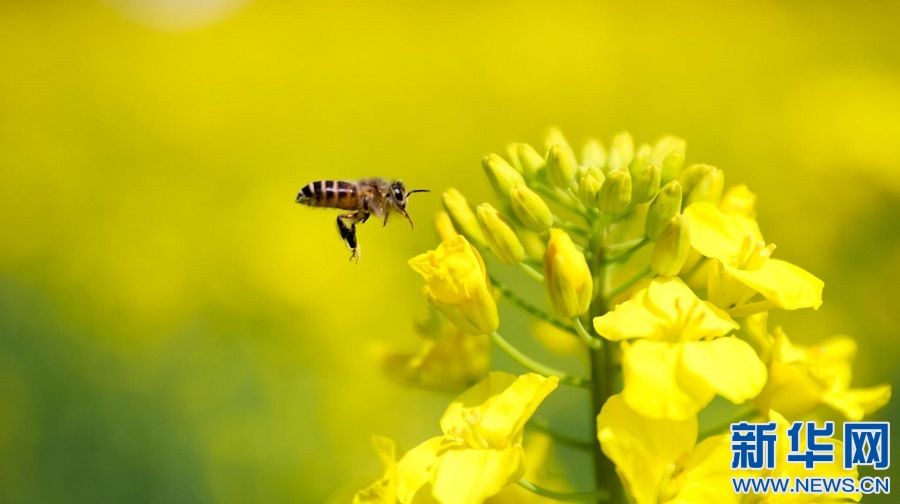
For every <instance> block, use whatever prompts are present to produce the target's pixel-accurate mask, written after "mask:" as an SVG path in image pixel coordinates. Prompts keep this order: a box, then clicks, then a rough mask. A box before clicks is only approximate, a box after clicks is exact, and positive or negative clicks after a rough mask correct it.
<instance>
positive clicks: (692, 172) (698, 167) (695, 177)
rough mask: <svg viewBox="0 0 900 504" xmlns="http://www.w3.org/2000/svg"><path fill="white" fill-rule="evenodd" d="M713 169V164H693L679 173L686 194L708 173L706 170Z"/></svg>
mask: <svg viewBox="0 0 900 504" xmlns="http://www.w3.org/2000/svg"><path fill="white" fill-rule="evenodd" d="M711 169H713V166H712V165H708V164H692V165H690V166H688V167H687V168H685V169H684V170H682V172H681V173H680V174H678V182H680V183H681V189H682V190H684V194H685V196H687V194H688V193H690V192H691V191H692V190H693V189H694V186H696V185H697V183H698V182H700V179H702V178H703V176H704V175H706V172H708V171H710V170H711Z"/></svg>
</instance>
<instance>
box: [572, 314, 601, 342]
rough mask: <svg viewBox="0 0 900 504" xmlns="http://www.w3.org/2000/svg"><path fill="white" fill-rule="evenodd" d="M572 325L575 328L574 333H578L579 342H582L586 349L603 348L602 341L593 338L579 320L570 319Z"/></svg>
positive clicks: (576, 318)
mask: <svg viewBox="0 0 900 504" xmlns="http://www.w3.org/2000/svg"><path fill="white" fill-rule="evenodd" d="M572 325H573V326H575V332H576V333H578V337H579V338H581V341H583V342H584V344H585V345H587V346H588V348H600V347H602V346H603V340H601V339H600V338H598V337H596V336H594V335H593V334H591V333H590V331H588V330H587V328H585V327H584V324H582V323H581V319H580V318H578V317H575V318H574V319H572Z"/></svg>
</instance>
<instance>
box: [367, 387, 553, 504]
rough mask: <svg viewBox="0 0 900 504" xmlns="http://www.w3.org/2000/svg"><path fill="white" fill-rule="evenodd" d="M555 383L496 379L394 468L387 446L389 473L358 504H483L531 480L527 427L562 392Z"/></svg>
mask: <svg viewBox="0 0 900 504" xmlns="http://www.w3.org/2000/svg"><path fill="white" fill-rule="evenodd" d="M557 383H558V380H557V379H556V378H555V377H550V378H547V377H543V376H540V375H537V374H533V373H529V374H525V375H522V376H519V377H516V376H513V375H511V374H508V373H501V372H492V373H490V374H489V375H488V376H487V378H485V379H484V380H483V381H482V382H481V383H479V384H478V385H475V386H474V387H472V388H470V389H469V390H467V391H466V392H464V393H463V394H461V395H460V396H459V397H457V398H456V400H454V401H453V402H452V403H451V404H450V406H449V407H448V408H447V411H446V412H445V413H444V416H443V417H441V421H440V425H441V430H442V431H443V435H441V436H436V437H433V438H431V439H428V440H427V441H425V442H423V443H422V444H420V445H418V446H417V447H415V448H413V449H412V450H410V451H409V452H407V453H406V454H405V455H404V456H403V457H402V458H401V459H400V460H398V461H396V462H390V459H391V458H392V456H391V457H389V456H388V455H392V454H393V448H391V446H390V444H391V443H387V442H385V441H383V440H380V441H379V442H378V443H377V445H378V446H379V447H380V449H379V454H380V456H381V457H382V460H383V461H384V460H388V462H387V463H385V464H384V466H385V471H384V475H383V476H382V478H381V479H379V480H378V481H376V482H375V483H374V484H373V485H371V486H369V487H368V488H366V489H364V490H362V491H360V492H359V493H358V494H357V495H356V499H355V502H357V503H360V504H362V503H384V502H387V503H392V504H393V503H396V502H399V503H402V504H406V503H411V502H416V503H419V502H440V503H444V504H468V503H480V502H484V500H485V499H487V498H489V497H491V496H493V495H496V494H498V493H500V492H501V491H502V490H503V489H504V488H505V487H506V486H507V485H509V484H510V483H514V482H515V481H518V480H519V479H520V478H521V477H522V475H523V474H524V472H525V452H524V449H523V447H522V438H523V429H524V427H525V422H527V421H528V419H529V418H530V417H531V416H532V414H534V412H535V410H536V409H537V407H538V406H539V405H540V404H541V402H542V401H543V400H544V399H545V398H546V397H547V395H549V394H550V393H551V392H552V391H553V390H554V389H555V388H556V386H557Z"/></svg>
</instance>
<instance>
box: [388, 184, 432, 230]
mask: <svg viewBox="0 0 900 504" xmlns="http://www.w3.org/2000/svg"><path fill="white" fill-rule="evenodd" d="M417 192H429V191H428V189H413V190H412V191H407V190H406V186H405V185H403V182H401V181H399V180H395V181H393V182H391V190H390V193H389V194H388V199H390V201H391V203H392V204H393V205H394V207H395V208H396V209H397V211H399V212H400V213H402V214H403V216H404V217H406V220H408V221H409V225H410V226H412V218H410V216H409V213H408V212H407V211H406V202H407V200H408V198H409V195H410V194H415V193H417Z"/></svg>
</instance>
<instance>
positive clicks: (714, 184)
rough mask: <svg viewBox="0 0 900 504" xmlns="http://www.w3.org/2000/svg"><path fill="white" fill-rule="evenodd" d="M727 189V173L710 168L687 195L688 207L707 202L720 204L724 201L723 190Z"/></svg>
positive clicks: (713, 167)
mask: <svg viewBox="0 0 900 504" xmlns="http://www.w3.org/2000/svg"><path fill="white" fill-rule="evenodd" d="M724 188H725V172H723V171H722V170H720V169H718V168H716V167H715V166H710V167H709V170H707V171H706V172H705V173H704V174H703V176H702V177H700V179H699V180H697V183H696V184H694V187H693V188H692V189H691V190H690V191H689V192H688V193H687V198H686V199H687V205H691V204H693V203H700V202H707V203H712V204H714V205H718V204H719V200H721V199H722V190H723V189H724Z"/></svg>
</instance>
